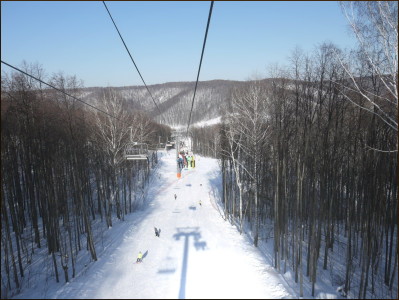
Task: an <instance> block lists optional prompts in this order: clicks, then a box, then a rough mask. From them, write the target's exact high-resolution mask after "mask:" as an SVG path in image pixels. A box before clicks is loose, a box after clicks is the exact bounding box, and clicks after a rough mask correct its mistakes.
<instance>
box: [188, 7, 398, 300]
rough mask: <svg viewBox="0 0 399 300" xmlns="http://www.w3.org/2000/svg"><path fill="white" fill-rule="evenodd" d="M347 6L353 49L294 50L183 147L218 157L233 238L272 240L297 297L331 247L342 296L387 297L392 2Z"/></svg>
mask: <svg viewBox="0 0 399 300" xmlns="http://www.w3.org/2000/svg"><path fill="white" fill-rule="evenodd" d="M346 5H348V4H347V3H343V4H342V6H343V9H344V10H345V8H346ZM354 9H355V10H357V13H358V16H360V17H361V18H363V19H362V20H358V19H356V20H353V22H354V23H353V24H356V25H354V28H355V30H358V31H359V32H356V34H357V36H362V38H363V39H364V40H363V43H362V42H361V43H360V48H359V49H358V50H357V51H353V52H352V53H349V54H345V53H343V52H342V51H340V50H339V49H338V48H337V47H335V46H334V45H332V44H327V43H326V44H322V45H320V46H319V47H317V49H316V50H315V51H314V52H313V53H311V54H306V53H303V52H302V51H300V50H299V49H295V50H294V51H293V52H292V55H291V57H290V64H289V66H288V67H285V68H277V67H275V68H272V69H271V70H270V75H271V76H270V77H271V78H274V79H273V80H272V81H251V82H248V84H247V85H246V86H245V87H240V88H236V89H234V90H233V91H232V93H231V97H230V105H229V109H228V110H227V111H226V114H225V119H224V121H223V124H221V125H217V126H213V127H209V128H201V129H193V130H192V137H193V146H194V151H195V152H199V153H202V154H204V155H210V156H216V157H218V158H219V159H220V162H221V169H222V176H223V203H224V210H225V211H224V214H225V218H226V219H228V220H230V222H232V223H234V224H236V225H237V227H238V229H239V230H240V232H242V231H243V225H244V223H246V222H248V224H249V225H250V231H251V235H252V237H253V243H254V245H255V246H258V242H259V240H260V239H270V238H272V239H273V241H274V264H275V268H277V269H278V270H279V271H282V272H283V273H285V272H286V271H287V270H288V269H287V268H291V270H292V271H293V272H294V274H295V282H297V283H298V282H299V283H300V284H299V286H300V291H299V293H300V296H301V297H302V296H304V294H303V275H304V274H305V276H307V277H308V279H309V281H310V282H311V283H312V296H314V288H315V283H316V282H317V274H318V266H319V265H320V266H322V268H323V269H324V270H326V269H330V271H331V272H333V270H332V268H333V267H334V266H333V265H332V261H331V258H330V256H331V255H332V254H333V253H334V252H336V253H340V255H341V256H342V257H343V256H344V257H345V263H344V266H345V268H346V269H345V272H344V274H345V278H339V277H337V276H338V275H337V276H335V281H336V282H335V284H337V285H341V286H342V287H343V289H342V294H343V295H345V294H347V293H348V292H352V294H353V295H354V296H355V297H358V298H369V297H373V295H374V297H375V295H376V294H375V292H376V291H377V290H378V291H379V292H378V294H377V295H381V293H382V294H383V295H386V297H389V298H390V297H394V298H395V297H396V296H397V280H398V243H397V234H398V232H397V229H398V228H397V225H398V218H397V212H398V197H397V195H398V173H397V171H398V161H397V159H398V152H397V149H398V136H397V135H398V126H397V114H398V106H397V105H398V91H397V88H398V68H397V58H398V52H397V42H398V39H397V3H396V6H395V4H393V3H390V4H387V3H382V4H381V3H380V4H378V3H376V2H368V3H367V4H364V3H363V4H355V6H354ZM395 9H396V10H395ZM367 16H368V17H369V19H368V20H372V21H375V20H376V21H375V22H376V24H374V25H375V26H374V27H373V26H372V25H373V24H370V22H369V23H366V25H368V27H367V26H366V25H364V23H361V21H363V22H365V21H364V18H365V17H367ZM395 22H396V23H395ZM360 24H363V25H364V26H359V25H360ZM394 24H396V27H392V26H393V25H394ZM395 28H396V33H395V31H394V30H395ZM395 34H396V35H395ZM367 38H369V39H372V40H367ZM395 38H396V40H395ZM366 40H367V42H366ZM384 41H385V42H384ZM370 45H373V46H370ZM377 45H380V46H379V47H378V46H377ZM384 55H386V56H387V57H384ZM345 56H346V57H345ZM349 62H350V64H349ZM395 63H396V64H395ZM305 254H306V257H305V256H304V255H305ZM338 274H339V273H338ZM353 282H356V285H355V286H354V285H353ZM357 283H359V284H357Z"/></svg>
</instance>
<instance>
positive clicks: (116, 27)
mask: <svg viewBox="0 0 399 300" xmlns="http://www.w3.org/2000/svg"><path fill="white" fill-rule="evenodd" d="M103 4H104V6H105V9H106V10H107V12H108V15H109V17H110V18H111V20H112V23H114V26H115V29H116V31H118V34H119V37H120V38H121V40H122V43H123V45H124V46H125V48H126V51H127V53H128V54H129V56H130V59H131V60H132V62H133V64H134V66H135V67H136V70H137V72H138V73H139V75H140V78H141V80H142V81H143V83H144V86H145V87H146V89H147V91H148V93H149V94H150V96H151V98H152V101H153V102H154V104H155V106H156V107H157V109H158V111H159V115H160V117H161V118H162V119H163V120H164V121H165V119H164V118H163V116H162V112H161V110H160V109H159V107H158V105H157V103H156V102H155V99H154V97H153V96H152V94H151V92H150V89H149V88H148V86H147V84H146V83H145V81H144V78H143V76H141V73H140V71H139V68H138V67H137V65H136V63H135V62H134V59H133V57H132V55H131V54H130V51H129V49H128V48H127V46H126V43H125V41H124V40H123V37H122V35H121V33H120V32H119V29H118V26H116V24H115V21H114V18H112V15H111V13H110V11H109V9H108V7H107V5H106V4H105V1H103Z"/></svg>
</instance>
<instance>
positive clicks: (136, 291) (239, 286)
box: [47, 151, 293, 299]
mask: <svg viewBox="0 0 399 300" xmlns="http://www.w3.org/2000/svg"><path fill="white" fill-rule="evenodd" d="M161 155H162V157H161V159H160V161H159V166H158V169H157V171H156V172H155V173H153V174H152V177H151V179H150V183H149V184H150V186H149V189H148V195H147V200H146V202H145V203H144V204H143V207H142V208H141V209H140V210H138V211H137V212H135V213H133V214H130V215H128V216H126V219H125V222H128V223H129V225H128V226H129V227H123V228H125V229H124V232H122V230H118V226H117V224H114V228H111V229H109V230H115V233H114V234H113V235H112V237H113V240H112V244H111V245H110V246H109V248H108V249H107V251H104V252H103V253H102V255H101V257H100V258H99V260H98V261H97V262H93V263H92V264H91V265H90V266H89V268H88V269H87V270H86V271H84V272H82V273H81V274H79V276H77V277H76V278H74V279H73V280H72V281H71V282H70V283H68V284H65V285H63V286H62V287H61V288H59V289H58V291H56V292H55V293H51V292H49V293H48V294H47V297H51V298H104V299H107V298H108V299H109V298H139V299H143V298H152V299H154V298H159V299H162V298H174V299H177V298H180V299H183V298H213V299H214V298H292V297H293V295H292V294H290V293H289V292H288V291H287V288H286V285H285V284H284V283H283V280H282V277H281V276H280V275H278V274H277V273H276V272H275V271H274V269H273V268H272V267H271V266H270V265H268V264H267V263H266V261H265V259H264V257H263V256H262V255H261V254H260V252H259V250H258V249H257V248H255V247H253V245H252V244H251V242H250V241H249V240H248V239H247V238H246V237H245V236H241V235H240V234H239V233H238V231H237V229H236V227H234V226H232V225H231V224H230V223H229V222H226V221H224V220H223V218H222V216H221V214H220V212H219V211H218V209H217V205H216V201H217V199H216V198H215V196H214V195H217V194H218V192H217V190H218V185H219V186H220V182H221V180H220V173H219V172H218V165H217V161H216V160H214V159H210V158H204V157H199V156H197V159H196V168H195V169H190V170H183V171H182V178H180V179H177V178H176V156H175V152H174V151H170V152H169V153H166V152H161ZM174 194H176V195H177V199H176V200H175V198H174ZM200 200H201V205H199V201H200ZM154 227H157V228H160V229H161V232H160V237H156V236H155V231H154ZM121 228H122V227H121ZM126 228H128V229H127V230H126ZM139 251H141V252H142V253H143V262H142V263H139V264H136V258H137V254H138V253H139Z"/></svg>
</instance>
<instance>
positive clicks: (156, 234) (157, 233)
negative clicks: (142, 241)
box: [154, 227, 160, 237]
mask: <svg viewBox="0 0 399 300" xmlns="http://www.w3.org/2000/svg"><path fill="white" fill-rule="evenodd" d="M154 230H155V236H157V237H159V232H160V230H158V229H157V228H156V227H154Z"/></svg>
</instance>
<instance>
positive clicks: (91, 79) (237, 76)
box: [1, 1, 355, 87]
mask: <svg viewBox="0 0 399 300" xmlns="http://www.w3.org/2000/svg"><path fill="white" fill-rule="evenodd" d="M106 3H107V6H108V9H109V10H110V12H111V14H112V16H113V18H114V20H115V22H116V24H117V26H118V28H119V30H120V32H121V34H122V36H123V38H124V39H125V42H126V44H127V46H128V48H129V50H130V52H131V54H132V55H133V58H134V60H135V62H136V64H137V65H138V67H139V70H140V72H141V74H142V76H143V77H144V80H145V81H146V83H147V84H156V83H164V82H172V81H195V79H196V76H197V71H198V64H199V60H200V56H201V48H202V43H203V39H204V34H205V28H206V22H207V19H208V13H209V7H210V1H157V2H152V1H107V2H106ZM326 41H327V42H333V43H335V44H336V45H338V46H339V47H342V48H351V47H354V44H355V40H354V37H353V36H352V35H351V34H350V32H349V29H348V25H347V22H346V19H345V17H344V16H343V14H342V13H341V10H340V7H339V3H338V2H336V1H333V2H324V1H320V2H312V1H301V2H295V1H293V2H290V1H271V2H269V1H264V2H262V1H253V2H251V1H215V3H214V6H213V13H212V19H211V23H210V28H209V32H208V40H207V44H206V49H205V53H204V59H203V64H202V69H201V74H200V81H204V80H213V79H230V80H246V79H248V78H249V77H250V76H251V75H252V74H254V73H255V72H257V73H258V74H261V75H263V76H266V75H267V67H268V66H269V65H270V64H273V63H278V64H282V65H283V64H285V63H286V62H287V58H288V57H289V55H290V54H291V52H292V50H293V49H294V48H295V47H296V46H299V47H301V48H302V49H303V50H305V51H313V50H314V48H315V47H316V46H317V45H319V44H321V43H323V42H326ZM1 59H2V60H3V61H6V62H8V63H10V64H12V65H15V66H20V65H21V63H22V61H23V60H25V61H27V62H28V63H39V64H41V65H42V67H43V68H44V70H45V71H46V72H47V74H48V75H51V74H52V73H55V72H59V71H62V72H64V74H66V75H76V76H77V77H78V78H79V79H82V80H83V82H84V85H85V86H86V87H90V86H124V85H142V82H141V79H140V77H139V75H138V73H137V71H136V70H135V68H134V66H133V63H132V62H131V61H130V58H129V56H128V54H127V52H126V50H125V48H124V46H123V44H122V42H121V40H120V38H119V36H118V33H117V32H116V30H115V28H114V25H113V24H112V22H111V19H110V18H109V16H108V13H107V11H106V9H105V7H104V5H103V3H102V2H101V1H74V2H71V1H26V2H25V1H2V2H1ZM1 69H2V71H9V70H10V69H9V68H8V67H6V66H5V65H3V64H2V65H1Z"/></svg>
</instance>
